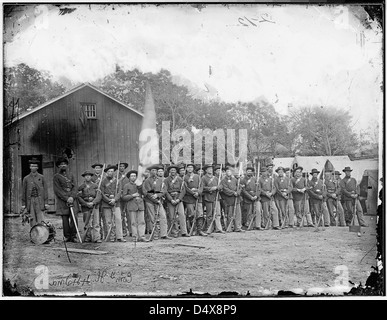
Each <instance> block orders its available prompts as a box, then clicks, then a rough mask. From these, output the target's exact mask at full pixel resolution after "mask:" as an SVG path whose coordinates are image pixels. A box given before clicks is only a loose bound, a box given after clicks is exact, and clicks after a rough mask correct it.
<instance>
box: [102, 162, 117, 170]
mask: <svg viewBox="0 0 387 320" xmlns="http://www.w3.org/2000/svg"><path fill="white" fill-rule="evenodd" d="M110 169H113V170H114V171H116V170H117V166H115V165H113V164H108V166H107V167H106V168H105V170H104V172H107V171H108V170H110Z"/></svg>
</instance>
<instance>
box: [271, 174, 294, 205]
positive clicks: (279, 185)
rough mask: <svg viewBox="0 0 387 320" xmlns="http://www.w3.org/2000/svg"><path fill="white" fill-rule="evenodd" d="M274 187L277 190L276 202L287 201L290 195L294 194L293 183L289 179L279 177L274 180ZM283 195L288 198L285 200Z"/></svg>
mask: <svg viewBox="0 0 387 320" xmlns="http://www.w3.org/2000/svg"><path fill="white" fill-rule="evenodd" d="M274 187H275V189H276V194H275V198H276V200H287V198H289V195H291V194H292V183H291V181H290V179H289V178H288V177H285V176H284V177H279V176H278V177H276V178H274ZM283 194H285V196H286V197H287V198H285V197H284V196H283Z"/></svg>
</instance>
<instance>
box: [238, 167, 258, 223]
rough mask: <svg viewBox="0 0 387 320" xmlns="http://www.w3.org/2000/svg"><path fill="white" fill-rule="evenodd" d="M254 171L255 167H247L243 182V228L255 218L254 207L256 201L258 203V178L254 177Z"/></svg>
mask: <svg viewBox="0 0 387 320" xmlns="http://www.w3.org/2000/svg"><path fill="white" fill-rule="evenodd" d="M254 171H255V169H254V168H253V167H247V168H246V176H244V177H243V178H242V180H241V186H242V198H243V209H242V226H245V227H248V226H249V223H250V220H251V219H252V218H253V211H254V208H253V206H254V204H255V201H258V200H257V199H258V195H257V193H256V190H257V178H256V177H254V176H253V174H254ZM257 218H258V217H257ZM259 227H260V226H259Z"/></svg>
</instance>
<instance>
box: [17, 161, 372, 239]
mask: <svg viewBox="0 0 387 320" xmlns="http://www.w3.org/2000/svg"><path fill="white" fill-rule="evenodd" d="M56 166H57V167H58V168H59V172H58V173H57V174H55V175H54V193H55V195H56V213H57V214H58V215H61V216H62V224H63V234H64V238H65V241H74V242H77V241H79V240H78V239H77V232H76V227H75V226H76V225H78V221H77V213H78V212H79V211H81V212H82V218H83V222H84V226H85V227H84V230H81V232H82V233H83V235H82V237H83V239H84V240H85V241H91V242H101V241H102V240H106V241H118V242H125V241H126V240H125V237H127V236H128V235H129V236H131V237H133V240H135V241H149V240H155V239H167V240H170V239H172V237H178V236H179V234H180V235H181V236H182V237H189V236H191V235H193V234H196V235H200V236H207V235H208V234H210V233H212V232H216V233H225V232H226V231H234V232H244V231H245V230H246V229H249V230H250V229H254V230H267V229H273V230H279V229H283V228H293V227H302V226H304V225H305V224H306V225H307V226H311V227H319V226H320V225H324V226H325V227H329V226H336V225H339V226H346V225H347V224H350V223H352V222H353V218H354V213H355V212H356V215H357V218H358V222H359V224H360V225H361V226H367V225H366V223H365V221H364V218H363V212H362V208H361V205H360V202H359V200H358V197H359V194H360V189H359V186H358V185H357V182H356V180H355V179H354V178H352V177H351V171H352V169H351V168H350V167H345V168H344V170H343V172H344V173H345V177H344V178H343V179H340V175H341V173H340V172H338V171H333V172H332V171H328V170H325V173H324V177H323V179H321V177H319V173H320V171H318V170H317V169H312V171H311V172H310V174H311V176H312V178H311V179H309V173H304V174H303V168H302V167H296V168H295V169H293V170H291V169H290V168H283V167H278V168H277V169H276V170H275V172H274V171H273V168H274V167H273V164H269V165H267V166H266V167H262V168H261V170H260V172H259V177H258V178H257V175H256V174H255V169H254V167H252V166H248V167H247V168H246V170H245V174H244V175H241V176H239V175H238V174H237V175H235V174H234V168H232V167H231V166H226V167H225V168H224V169H223V168H222V166H219V165H216V166H214V165H204V166H197V165H196V166H195V165H194V164H187V165H179V166H178V165H170V166H169V167H168V168H167V169H165V168H164V166H163V165H157V164H156V165H152V166H149V167H148V168H147V170H146V171H145V172H144V173H143V177H141V178H142V179H138V176H137V175H138V172H137V171H136V170H129V171H128V172H126V169H127V168H128V163H125V162H119V164H117V165H108V166H106V167H105V165H102V164H101V163H95V164H93V165H92V166H91V167H92V168H93V169H94V170H93V171H91V170H86V171H85V172H84V173H83V174H82V176H83V177H84V182H83V183H82V184H81V185H80V186H78V185H77V184H76V180H75V178H74V176H73V175H72V174H71V173H70V172H69V171H68V161H67V159H65V158H62V159H58V160H57V161H56ZM37 168H38V162H37V161H34V159H33V160H31V161H30V169H31V173H30V174H29V175H28V176H26V177H25V178H24V179H23V193H22V194H23V195H22V208H23V209H24V208H26V209H27V211H28V213H29V214H30V216H31V219H30V224H31V227H32V226H33V225H34V224H36V223H39V222H40V221H42V220H43V211H44V210H45V209H47V186H46V183H45V180H44V177H43V176H42V175H40V174H39V173H37ZM165 170H167V172H165ZM257 179H258V180H257ZM71 211H72V212H71ZM73 213H74V214H73ZM73 217H75V220H76V221H74V218H73ZM146 233H148V234H149V235H150V236H149V237H148V238H147V237H146ZM171 236H172V237H171Z"/></svg>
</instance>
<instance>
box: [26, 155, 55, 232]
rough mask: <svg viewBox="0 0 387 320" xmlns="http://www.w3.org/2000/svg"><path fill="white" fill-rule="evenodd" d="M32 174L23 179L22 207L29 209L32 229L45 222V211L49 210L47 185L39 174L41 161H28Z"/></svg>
mask: <svg viewBox="0 0 387 320" xmlns="http://www.w3.org/2000/svg"><path fill="white" fill-rule="evenodd" d="M28 162H29V164H30V170H31V173H30V174H29V175H27V176H25V177H24V178H23V187H22V207H21V209H22V210H24V209H25V208H27V213H28V214H29V218H30V220H29V222H30V227H31V228H32V227H33V226H34V225H36V224H37V223H40V222H42V221H43V220H44V214H43V211H44V210H48V209H49V205H48V203H47V201H48V193H47V183H46V181H45V179H44V176H43V175H41V174H40V173H38V169H39V160H38V159H37V158H32V159H31V160H29V161H28Z"/></svg>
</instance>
